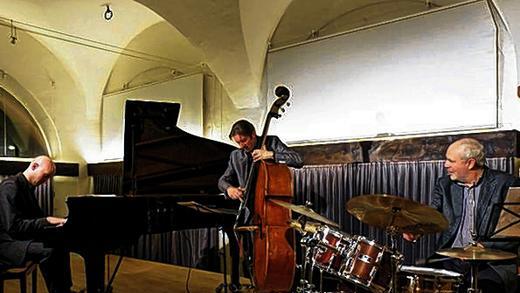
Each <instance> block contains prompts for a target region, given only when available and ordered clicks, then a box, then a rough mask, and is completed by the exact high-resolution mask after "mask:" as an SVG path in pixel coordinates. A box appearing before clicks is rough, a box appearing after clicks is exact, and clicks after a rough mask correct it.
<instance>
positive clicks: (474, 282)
mask: <svg viewBox="0 0 520 293" xmlns="http://www.w3.org/2000/svg"><path fill="white" fill-rule="evenodd" d="M469 264H470V268H471V287H470V288H468V291H467V292H468V293H470V292H471V293H479V292H480V290H479V289H478V279H477V277H478V262H476V261H470V262H469Z"/></svg>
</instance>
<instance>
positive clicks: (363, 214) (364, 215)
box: [347, 194, 448, 234]
mask: <svg viewBox="0 0 520 293" xmlns="http://www.w3.org/2000/svg"><path fill="white" fill-rule="evenodd" d="M347 211H348V212H349V213H351V214H352V215H354V217H356V218H357V219H358V220H360V221H361V222H363V223H365V224H368V225H371V226H376V227H379V228H383V229H389V230H392V231H396V232H401V233H403V232H408V233H413V234H430V233H436V232H440V231H443V230H445V229H447V228H448V221H447V220H446V218H445V217H444V216H443V215H442V214H441V213H439V212H438V211H437V210H435V209H434V208H432V207H429V206H427V205H424V204H421V203H418V202H415V201H412V200H409V199H406V198H402V197H398V196H394V195H387V194H380V195H379V194H374V195H362V196H357V197H354V198H352V199H351V200H349V201H348V203H347Z"/></svg>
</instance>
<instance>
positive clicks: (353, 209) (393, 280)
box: [346, 194, 448, 292]
mask: <svg viewBox="0 0 520 293" xmlns="http://www.w3.org/2000/svg"><path fill="white" fill-rule="evenodd" d="M346 209H347V211H348V212H349V213H350V214H352V215H353V216H354V217H356V218H357V219H358V220H360V221H361V222H363V223H365V224H368V225H371V226H375V227H378V228H381V229H384V231H385V233H386V235H387V245H389V247H390V248H389V251H390V252H391V255H390V265H389V270H390V272H389V274H390V280H388V281H389V282H390V288H391V291H392V292H397V271H398V269H399V266H400V265H401V263H402V255H400V253H399V252H397V251H396V247H397V245H396V238H397V234H401V233H405V232H407V233H413V234H429V233H436V232H440V231H443V230H445V229H447V228H448V221H447V220H446V218H445V217H444V216H443V215H442V214H441V213H439V212H438V211H437V210H435V209H434V208H431V207H429V206H426V205H423V204H421V203H418V202H415V201H412V200H408V199H405V198H402V197H398V196H393V195H387V194H375V195H363V196H357V197H354V198H352V199H351V200H349V201H348V202H347V206H346ZM385 249H386V247H385ZM372 269H374V268H372ZM379 269H381V267H379V268H378V270H379ZM371 278H372V277H371ZM371 280H372V279H371ZM363 285H365V286H368V287H369V288H370V286H373V285H372V284H371V283H367V284H363ZM376 285H380V284H376ZM386 289H388V288H385V287H384V286H376V287H375V291H378V292H379V291H380V290H383V291H384V290H386ZM373 291H374V290H373ZM381 292H382V291H381Z"/></svg>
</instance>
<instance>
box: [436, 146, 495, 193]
mask: <svg viewBox="0 0 520 293" xmlns="http://www.w3.org/2000/svg"><path fill="white" fill-rule="evenodd" d="M485 164H486V157H485V155H484V146H482V144H480V143H479V142H478V141H477V140H476V139H473V138H463V139H459V140H457V141H455V142H454V143H452V144H451V145H450V146H449V147H448V150H447V151H446V161H445V162H444V167H445V168H446V171H447V173H448V175H449V176H450V178H451V180H454V181H459V182H461V183H464V184H466V185H468V186H471V185H474V184H475V182H477V181H478V179H479V178H480V176H481V175H482V173H483V171H484V166H485Z"/></svg>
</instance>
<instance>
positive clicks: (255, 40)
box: [137, 0, 288, 108]
mask: <svg viewBox="0 0 520 293" xmlns="http://www.w3.org/2000/svg"><path fill="white" fill-rule="evenodd" d="M137 1H138V2H140V3H141V4H143V5H145V6H147V7H148V8H150V9H151V10H153V11H155V12H156V13H157V14H159V15H161V16H162V17H163V18H164V19H165V20H167V21H168V22H170V23H171V24H172V25H173V26H175V27H176V28H177V29H178V30H179V31H180V32H181V33H182V34H183V35H184V36H185V37H186V38H187V39H188V40H189V41H190V42H191V43H192V44H193V45H194V46H196V47H198V48H200V50H201V51H202V52H203V54H204V60H205V61H204V62H205V63H207V64H208V66H209V67H210V68H211V70H212V71H213V72H214V73H215V74H216V75H217V77H218V79H219V80H220V82H221V83H222V85H223V86H224V88H225V89H226V91H227V93H228V95H229V96H230V98H231V99H232V101H233V103H234V104H235V106H236V107H237V108H254V107H258V105H259V95H260V82H261V76H262V72H263V66H264V59H265V50H266V48H267V41H268V38H269V35H270V34H271V32H272V31H273V30H274V27H275V26H276V24H277V21H278V19H279V18H280V15H279V13H274V12H273V10H274V11H277V10H279V9H281V8H283V7H284V4H283V3H282V4H280V3H275V4H271V3H265V1H264V3H262V4H263V5H262V6H260V4H259V2H258V1H255V3H256V4H257V6H255V5H254V4H247V5H251V6H252V7H258V8H259V9H258V10H256V11H254V12H251V11H249V13H255V14H256V15H261V16H265V18H263V19H262V22H263V23H264V24H263V25H261V26H258V23H247V24H246V22H243V20H244V19H243V18H242V17H241V5H246V4H244V3H243V2H241V1H239V0H222V1H218V2H216V1H188V0H174V1H162V2H161V1H153V0H137ZM287 1H288V0H286V1H285V2H287ZM257 2H258V3H257ZM260 7H262V8H261V9H260ZM266 7H267V8H266ZM266 11H271V12H270V13H265V12H266ZM252 25H256V26H257V28H255V29H252ZM244 26H246V27H244ZM244 32H246V33H247V36H245V35H244V34H245V33H244ZM253 33H254V34H253ZM246 39H247V40H248V42H247V43H246V41H245V40H246Z"/></svg>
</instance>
